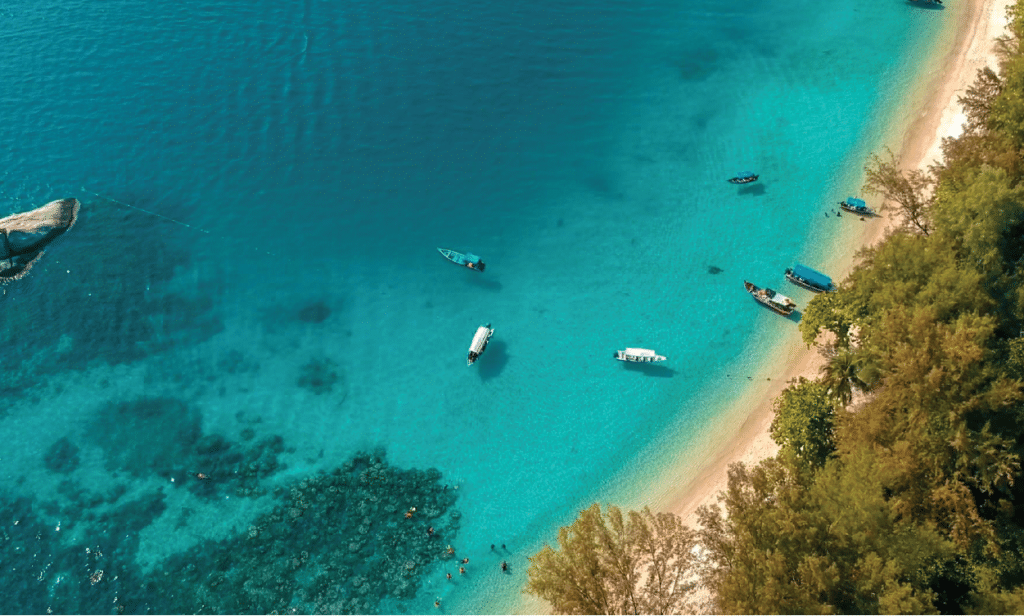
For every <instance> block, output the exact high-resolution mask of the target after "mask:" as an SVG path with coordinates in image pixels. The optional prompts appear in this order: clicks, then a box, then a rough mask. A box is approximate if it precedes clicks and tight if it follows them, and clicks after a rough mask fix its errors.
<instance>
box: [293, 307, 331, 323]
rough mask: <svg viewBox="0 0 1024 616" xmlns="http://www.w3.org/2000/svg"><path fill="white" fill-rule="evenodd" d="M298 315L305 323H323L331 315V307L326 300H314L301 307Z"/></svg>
mask: <svg viewBox="0 0 1024 616" xmlns="http://www.w3.org/2000/svg"><path fill="white" fill-rule="evenodd" d="M298 316H299V320H300V321H302V322H303V323H314V324H315V323H323V322H324V321H326V320H327V317H329V316H331V307H330V306H328V305H327V304H325V303H324V302H313V303H311V304H306V305H305V306H303V307H302V308H300V309H299V315H298Z"/></svg>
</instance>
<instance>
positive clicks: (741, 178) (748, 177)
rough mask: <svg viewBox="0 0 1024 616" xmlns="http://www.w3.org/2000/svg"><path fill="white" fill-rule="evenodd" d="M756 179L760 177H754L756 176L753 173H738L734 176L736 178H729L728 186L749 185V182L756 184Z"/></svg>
mask: <svg viewBox="0 0 1024 616" xmlns="http://www.w3.org/2000/svg"><path fill="white" fill-rule="evenodd" d="M758 177H760V176H758V175H756V174H754V173H752V172H750V171H740V172H739V173H737V174H736V177H734V178H729V183H730V184H749V183H751V182H756V181H757V178H758Z"/></svg>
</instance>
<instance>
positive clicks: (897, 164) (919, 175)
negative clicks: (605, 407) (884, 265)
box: [864, 149, 935, 235]
mask: <svg viewBox="0 0 1024 616" xmlns="http://www.w3.org/2000/svg"><path fill="white" fill-rule="evenodd" d="M886 154H887V155H886V156H885V157H882V156H880V155H878V154H872V155H871V158H870V159H869V160H868V164H867V165H866V166H865V167H864V192H866V193H868V194H873V195H881V196H882V197H883V198H884V199H885V202H884V203H883V205H882V208H881V210H882V211H883V212H885V211H894V212H895V213H896V214H897V216H898V218H899V219H900V220H902V221H904V223H905V224H906V225H907V227H908V228H911V229H914V230H916V231H918V232H920V233H922V234H923V235H928V234H929V233H930V232H931V226H932V225H931V221H930V220H929V215H928V211H929V210H930V209H931V205H932V201H933V198H932V197H933V187H934V184H935V177H934V176H933V175H932V174H931V172H930V171H923V170H920V169H912V170H909V171H906V170H904V169H903V167H902V163H901V161H900V158H899V157H898V156H897V155H896V154H894V153H893V152H892V150H889V149H886Z"/></svg>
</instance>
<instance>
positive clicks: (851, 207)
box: [839, 197, 875, 216]
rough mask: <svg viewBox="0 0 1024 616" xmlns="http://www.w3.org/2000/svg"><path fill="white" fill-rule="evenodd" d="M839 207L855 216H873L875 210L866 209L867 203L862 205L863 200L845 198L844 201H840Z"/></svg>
mask: <svg viewBox="0 0 1024 616" xmlns="http://www.w3.org/2000/svg"><path fill="white" fill-rule="evenodd" d="M839 207H841V208H842V209H844V210H846V211H847V212H850V213H851V214H857V215H858V216H874V215H875V210H873V209H871V208H869V207H868V204H867V203H864V200H863V199H856V198H854V197H847V198H846V201H840V202H839Z"/></svg>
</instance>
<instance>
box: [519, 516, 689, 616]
mask: <svg viewBox="0 0 1024 616" xmlns="http://www.w3.org/2000/svg"><path fill="white" fill-rule="evenodd" d="M693 541H694V535H693V532H692V531H690V530H689V529H688V528H686V527H685V526H683V524H682V523H681V521H680V520H679V518H678V517H677V516H674V515H672V514H668V513H651V511H650V510H649V509H647V508H644V510H643V511H641V512H636V511H630V512H629V513H628V514H626V515H623V513H622V511H620V510H619V509H618V508H616V507H609V508H608V511H607V512H606V513H603V514H602V512H601V507H600V505H593V506H592V507H590V508H589V509H586V510H584V511H581V512H580V515H579V517H578V518H577V519H576V521H575V522H574V523H573V524H572V525H571V526H569V527H565V528H562V529H561V531H560V532H559V534H558V544H559V547H560V549H559V550H555V549H552V548H551V547H550V546H545V547H544V549H543V550H541V551H540V552H538V553H537V554H535V555H534V556H532V557H531V558H530V569H529V571H528V574H529V576H530V580H529V582H528V583H527V585H526V591H527V592H530V593H532V594H534V595H537V596H538V597H541V598H542V599H546V600H547V601H549V602H550V603H551V605H552V607H553V608H554V609H555V611H556V612H558V613H560V614H678V613H681V612H684V611H689V608H690V605H689V604H688V603H687V599H688V593H689V591H690V590H691V589H692V588H693V586H694V581H693V576H694V573H693V570H692V564H693V560H694V556H693V545H694V543H693Z"/></svg>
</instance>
